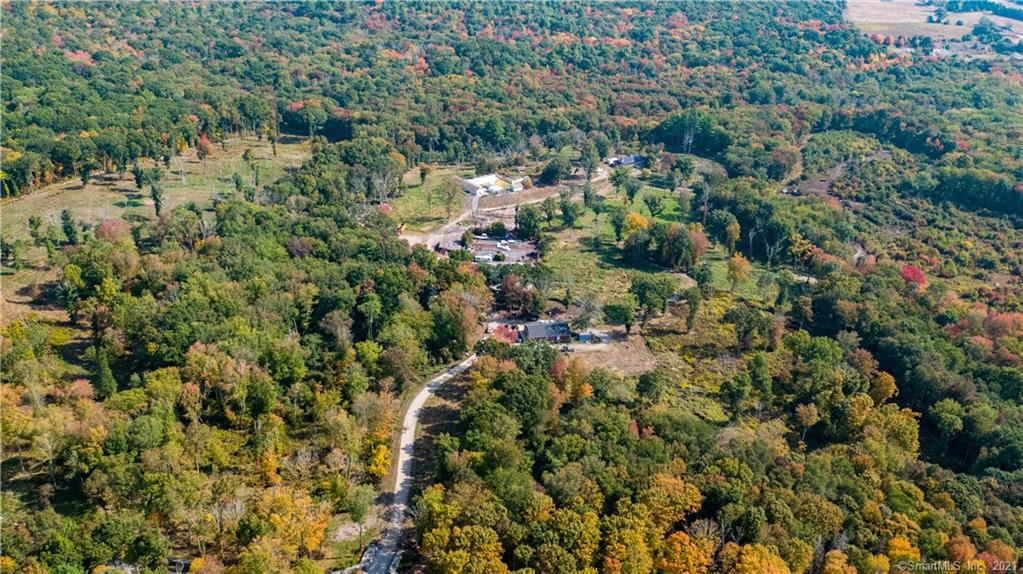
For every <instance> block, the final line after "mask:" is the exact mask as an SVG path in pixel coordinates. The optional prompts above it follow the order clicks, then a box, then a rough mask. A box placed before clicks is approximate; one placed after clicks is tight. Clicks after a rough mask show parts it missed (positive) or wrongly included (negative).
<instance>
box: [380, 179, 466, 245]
mask: <svg viewBox="0 0 1023 574" xmlns="http://www.w3.org/2000/svg"><path fill="white" fill-rule="evenodd" d="M471 175H472V168H468V167H467V168H461V167H459V166H444V167H438V168H437V169H436V170H435V171H434V172H433V173H431V174H430V175H429V176H427V178H426V185H423V183H422V181H421V180H420V177H419V168H414V169H411V170H409V171H408V173H406V174H405V177H404V183H405V192H404V194H403V195H402V196H401V197H398V198H396V199H395V200H394V201H392V202H391V207H393V208H394V216H395V217H396V218H397V219H398V220H399V221H401V222H402V223H404V224H405V225H406V226H407V227H408V228H409V229H410V230H413V231H423V230H426V229H432V228H435V227H438V226H440V225H443V224H444V223H447V221H448V218H449V213H450V215H452V216H453V215H456V214H457V213H458V212H459V211H460V210H461V204H462V202H463V200H464V198H465V194H464V193H462V192H461V191H459V193H458V198H457V199H456V201H455V203H454V204H453V205H452V206H451V209H450V210H449V209H448V206H447V204H446V203H445V201H444V198H443V197H442V196H441V192H440V187H441V185H443V184H444V182H445V181H447V180H449V179H451V178H452V177H455V176H459V177H467V176H471Z"/></svg>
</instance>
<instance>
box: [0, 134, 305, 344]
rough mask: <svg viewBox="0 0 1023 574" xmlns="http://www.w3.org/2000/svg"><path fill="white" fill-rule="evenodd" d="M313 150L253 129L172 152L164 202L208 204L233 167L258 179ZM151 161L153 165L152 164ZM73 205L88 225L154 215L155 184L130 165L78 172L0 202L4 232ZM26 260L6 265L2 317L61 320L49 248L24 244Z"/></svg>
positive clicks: (53, 220)
mask: <svg viewBox="0 0 1023 574" xmlns="http://www.w3.org/2000/svg"><path fill="white" fill-rule="evenodd" d="M246 149H251V150H252V157H253V159H252V162H251V165H250V164H249V163H248V162H246V161H245V160H244V159H242V155H243V154H244V153H245V150H246ZM308 157H309V144H308V142H307V141H305V140H300V139H298V138H285V139H284V141H283V142H279V143H278V144H277V155H276V156H275V155H274V154H273V150H272V149H271V146H270V143H269V142H267V141H265V140H264V141H259V140H257V139H256V138H254V137H251V138H250V137H246V138H240V139H234V140H229V141H227V142H226V143H225V145H224V146H223V147H221V146H220V145H216V146H214V148H213V150H212V151H211V153H210V155H209V157H207V158H206V160H205V161H201V160H199V158H198V157H197V156H196V153H195V150H188V151H187V152H185V154H183V155H182V156H179V157H176V158H174V159H173V160H171V166H170V168H169V169H168V168H164V172H165V175H164V178H163V180H162V183H163V188H164V209H165V210H166V211H169V210H171V209H173V208H174V207H175V206H177V205H181V204H183V203H187V202H192V201H194V202H196V203H197V204H198V205H200V206H201V207H205V206H208V205H209V204H210V201H211V200H212V199H213V198H214V197H216V196H217V195H218V194H224V193H230V192H233V191H234V181H233V175H234V174H235V173H238V174H239V175H240V176H241V177H242V179H243V181H245V182H246V183H248V184H250V185H251V184H252V182H253V180H254V177H255V172H256V171H257V170H258V172H259V179H260V181H261V182H262V183H264V184H265V183H267V182H271V181H274V180H275V179H278V178H279V177H280V176H281V175H283V174H284V173H285V172H286V170H288V169H289V168H293V167H297V166H299V165H300V164H301V163H302V162H303V161H305V160H306V159H307V158H308ZM146 167H151V166H146ZM64 209H68V210H70V211H71V213H73V214H74V216H75V218H76V219H77V220H78V221H79V222H81V223H86V224H90V225H95V224H98V223H99V222H101V221H103V220H104V219H109V218H114V217H117V218H122V219H126V220H131V219H132V218H147V217H153V216H154V212H153V202H152V199H150V197H149V192H148V190H146V191H145V192H144V193H143V192H140V191H139V190H138V189H137V188H136V187H135V182H134V179H133V178H132V175H131V173H130V171H129V173H126V174H124V175H119V174H112V173H106V174H99V175H97V176H95V177H94V178H93V179H92V180H90V181H89V183H88V184H87V185H85V186H83V185H82V182H81V181H79V180H74V181H68V182H63V183H58V184H53V185H50V186H46V187H43V188H41V189H38V190H35V191H33V192H32V193H29V194H26V195H22V196H19V197H14V198H9V199H5V200H3V202H2V203H0V233H2V235H3V237H4V238H5V239H9V240H30V238H29V229H28V218H29V217H30V216H32V215H38V216H39V217H40V218H42V220H43V224H44V226H45V225H47V224H49V225H54V226H57V227H59V226H60V212H61V211H62V210H64ZM24 259H25V261H26V265H25V267H24V268H22V269H19V270H14V269H10V268H4V269H3V270H2V272H0V325H6V324H8V323H10V322H11V321H13V320H16V319H18V318H19V317H23V316H24V315H25V314H26V313H29V312H34V313H36V314H37V315H38V316H39V317H40V318H41V319H44V320H58V321H62V320H64V318H65V314H64V311H63V310H62V309H60V308H59V307H58V306H56V305H55V304H54V301H53V297H52V293H50V291H52V283H53V281H55V280H56V279H57V278H58V275H59V270H57V269H54V268H51V267H49V266H48V265H47V264H46V251H45V250H44V249H42V248H38V247H30V248H27V249H25V250H24Z"/></svg>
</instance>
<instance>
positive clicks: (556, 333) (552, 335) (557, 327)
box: [521, 321, 572, 343]
mask: <svg viewBox="0 0 1023 574" xmlns="http://www.w3.org/2000/svg"><path fill="white" fill-rule="evenodd" d="M521 336H522V341H523V342H526V341H547V342H550V343H567V342H569V341H571V340H572V331H571V330H569V328H568V323H565V322H564V321H554V322H550V323H544V322H536V323H526V324H525V326H523V328H522V332H521Z"/></svg>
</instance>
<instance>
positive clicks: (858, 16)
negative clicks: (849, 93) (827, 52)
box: [845, 0, 1023, 40]
mask: <svg viewBox="0 0 1023 574" xmlns="http://www.w3.org/2000/svg"><path fill="white" fill-rule="evenodd" d="M933 14H934V6H921V5H918V4H917V3H916V1H915V0H850V1H849V2H848V4H847V6H846V9H845V18H846V19H847V20H849V21H850V22H852V23H853V24H856V26H858V27H859V28H860V29H861V30H863V31H864V32H867V33H871V34H881V35H885V36H907V37H910V36H930V37H931V38H934V39H935V40H959V39H961V38H962V37H963V35H964V34H969V33H970V30H972V29H973V26H974V25H975V24H977V23H978V22H980V19H981V18H984V17H986V18H988V19H990V20H992V21H993V22H995V23H997V24H999V25H1006V26H1010V27H1011V28H1012V31H1013V34H1015V35H1017V36H1021V35H1023V22H1019V21H1016V20H1011V19H1009V18H1003V17H1001V16H995V15H992V14H983V13H980V12H967V13H948V14H947V16H946V19H947V20H948V21H949V24H940V23H932V22H928V21H927V17H928V16H932V15H933ZM960 21H961V22H962V25H957V24H956V23H957V22H960Z"/></svg>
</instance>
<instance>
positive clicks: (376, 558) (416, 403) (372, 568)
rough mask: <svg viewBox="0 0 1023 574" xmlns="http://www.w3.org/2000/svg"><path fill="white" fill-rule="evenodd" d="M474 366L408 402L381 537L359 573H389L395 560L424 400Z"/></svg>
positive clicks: (461, 367) (448, 374) (454, 371)
mask: <svg viewBox="0 0 1023 574" xmlns="http://www.w3.org/2000/svg"><path fill="white" fill-rule="evenodd" d="M475 362H476V355H472V356H470V357H469V358H468V359H466V360H464V361H462V362H461V363H458V364H457V365H455V366H453V367H451V368H450V369H448V370H447V371H445V372H444V374H442V375H439V376H438V377H436V378H434V379H433V380H431V381H430V382H429V383H427V384H426V386H425V387H423V389H422V390H421V391H419V394H417V395H416V396H415V398H413V399H412V403H411V404H410V405H409V407H408V411H407V412H406V413H405V420H404V421H402V424H401V443H400V447H399V450H398V470H397V478H396V479H395V481H394V497H393V500H392V502H391V506H390V508H388V509H387V526H386V527H384V532H383V536H381V538H380V541H379V542H378V544H377V547H376V548H377V549H376V552H374V553H373V554H372V556H368V557H363V561H364V562H365V561H367V558H368V564H365V565H363V569H364V570H365V571H366V572H367V573H368V574H386V573H387V572H389V571H390V569H391V564H392V563H393V562H394V561H395V558H396V557H397V556H398V551H399V548H398V546H399V543H400V542H401V534H402V526H403V525H404V523H405V516H406V513H407V510H408V501H409V493H410V491H411V489H412V452H413V445H414V443H415V441H416V427H418V426H419V413H420V411H422V409H423V405H424V404H426V401H427V399H429V398H430V397H431V396H433V394H434V393H436V392H437V389H439V388H440V387H441V386H443V385H444V383H447V382H448V381H450V380H451V379H453V378H455V377H457V376H458V375H459V374H461V373H462V372H464V371H465V370H466V369H468V368H469V367H471V366H472V364H473V363H475Z"/></svg>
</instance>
